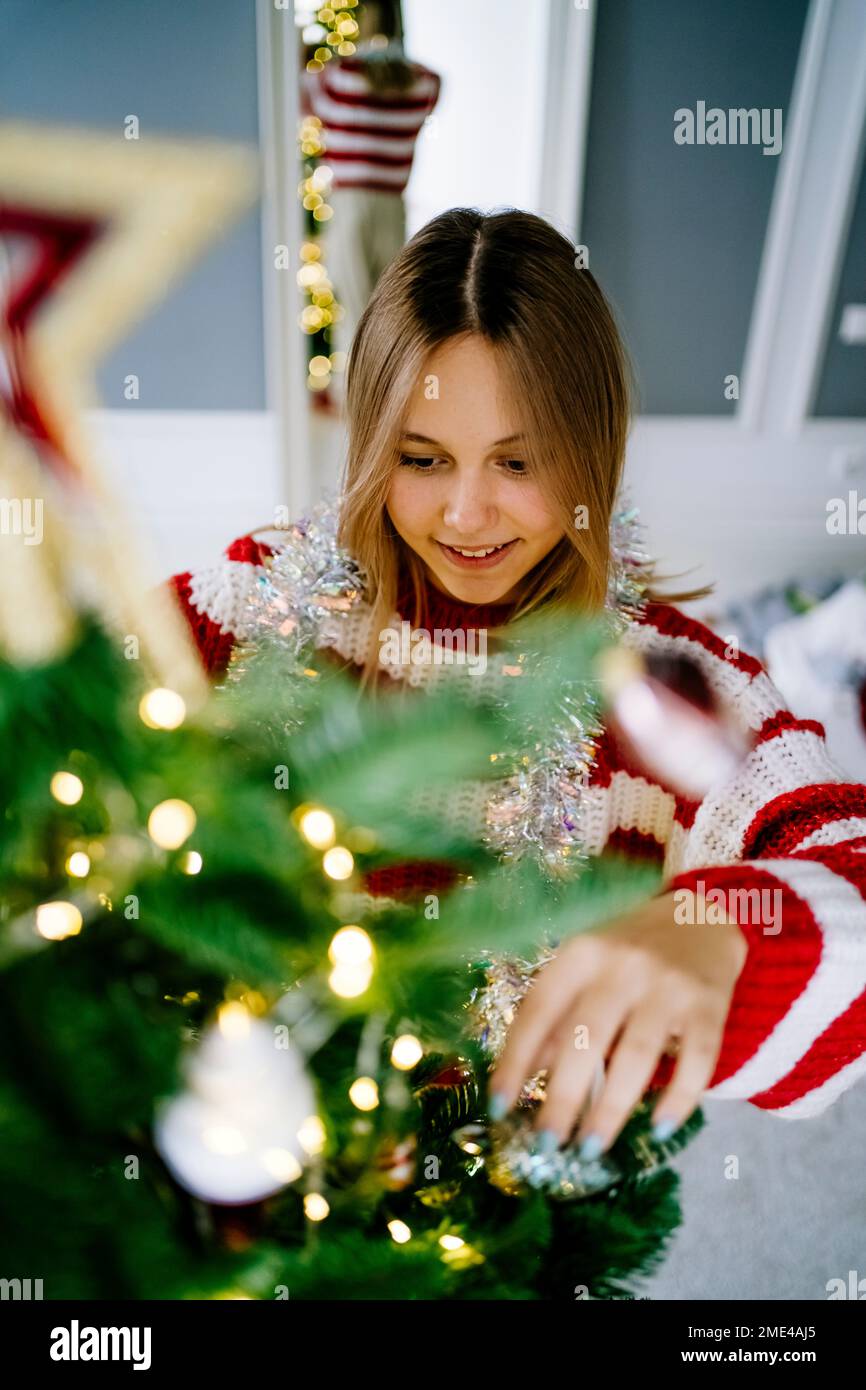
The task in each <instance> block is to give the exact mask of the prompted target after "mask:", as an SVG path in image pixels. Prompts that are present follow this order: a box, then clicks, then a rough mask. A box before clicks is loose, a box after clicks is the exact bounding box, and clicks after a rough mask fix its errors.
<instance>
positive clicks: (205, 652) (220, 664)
mask: <svg viewBox="0 0 866 1390" xmlns="http://www.w3.org/2000/svg"><path fill="white" fill-rule="evenodd" d="M272 553H273V550H272V547H271V546H269V545H264V544H262V543H261V542H260V541H257V540H255V539H254V538H253V537H252V536H240V537H239V538H238V540H236V541H232V544H231V545H230V546H228V547H227V548H226V550H225V551H224V553H223V557H222V559H220V560H219V561H218V562H217V563H216V564H215V565H211V566H208V567H207V568H204V569H199V570H194V571H190V570H185V571H184V572H183V573H181V574H175V575H172V577H171V579H170V580H169V585H170V587H171V588H172V589H173V591H174V593H175V596H176V598H177V601H178V603H179V605H180V609H181V612H182V613H183V615H184V617H185V618H186V620H187V622H188V623H189V627H190V631H191V632H192V635H193V638H194V640H195V644H196V647H197V648H198V651H199V655H200V656H201V659H202V664H203V665H204V668H205V670H206V671H208V672H209V673H210V674H211V675H213V676H219V675H222V674H223V673H224V672H225V669H226V667H227V666H228V662H229V658H230V656H231V653H232V648H233V647H234V645H235V643H236V642H237V641H238V639H239V638H241V637H242V636H243V626H244V608H245V604H246V600H247V598H248V597H249V595H250V593H251V591H252V588H253V586H254V585H255V583H256V579H257V576H258V574H259V573H260V569H261V566H262V565H263V564H264V563H265V560H266V558H267V557H268V556H269V555H271V554H272Z"/></svg>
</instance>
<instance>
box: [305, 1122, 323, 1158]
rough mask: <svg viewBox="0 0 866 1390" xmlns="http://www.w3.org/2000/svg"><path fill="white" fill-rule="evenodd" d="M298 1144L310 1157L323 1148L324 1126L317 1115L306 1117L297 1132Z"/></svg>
mask: <svg viewBox="0 0 866 1390" xmlns="http://www.w3.org/2000/svg"><path fill="white" fill-rule="evenodd" d="M298 1143H299V1144H300V1146H301V1148H302V1149H303V1150H304V1152H305V1153H308V1154H309V1155H310V1156H311V1157H312V1156H313V1155H314V1154H318V1153H321V1152H322V1149H323V1148H324V1147H325V1126H324V1125H323V1124H322V1121H321V1119H320V1118H319V1116H318V1115H308V1116H307V1118H306V1119H305V1120H304V1123H303V1124H302V1125H301V1127H300V1129H299V1130H298Z"/></svg>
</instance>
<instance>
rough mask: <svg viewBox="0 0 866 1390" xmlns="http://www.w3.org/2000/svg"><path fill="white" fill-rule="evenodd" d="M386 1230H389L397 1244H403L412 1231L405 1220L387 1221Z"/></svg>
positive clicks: (409, 1238)
mask: <svg viewBox="0 0 866 1390" xmlns="http://www.w3.org/2000/svg"><path fill="white" fill-rule="evenodd" d="M388 1230H389V1231H390V1232H391V1239H392V1240H396V1242H397V1244H398V1245H405V1244H406V1241H407V1240H411V1239H412V1232H411V1231H410V1229H409V1227H408V1226H407V1225H406V1222H405V1221H389V1222H388Z"/></svg>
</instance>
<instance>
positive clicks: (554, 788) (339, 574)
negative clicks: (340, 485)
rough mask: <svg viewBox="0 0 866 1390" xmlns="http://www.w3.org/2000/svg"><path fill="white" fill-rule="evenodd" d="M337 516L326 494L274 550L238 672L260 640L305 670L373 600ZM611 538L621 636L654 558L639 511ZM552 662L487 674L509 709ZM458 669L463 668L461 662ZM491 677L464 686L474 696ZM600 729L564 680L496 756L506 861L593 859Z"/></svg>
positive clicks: (515, 663)
mask: <svg viewBox="0 0 866 1390" xmlns="http://www.w3.org/2000/svg"><path fill="white" fill-rule="evenodd" d="M338 520H339V499H335V498H328V499H326V500H325V501H323V502H321V503H320V504H319V505H318V506H317V507H316V508H314V509H313V510H312V511H311V513H310V515H309V516H308V517H306V518H304V519H302V520H300V521H298V522H297V523H295V524H294V525H293V526H291V527H290V528H289V529H288V531H287V532H286V533H285V539H282V538H281V540H280V542H279V544H278V545H277V546H276V547H275V549H274V554H273V555H272V557H271V558H270V560H269V561H268V564H267V565H266V566H265V567H264V569H263V570H262V572H261V574H260V576H259V578H258V582H257V584H256V586H255V588H254V590H253V591H252V593H251V594H250V596H249V598H248V601H247V604H246V608H245V612H244V614H243V624H242V633H241V637H242V641H241V643H240V645H239V647H238V648H237V650H236V652H235V653H234V655H233V659H232V664H231V668H230V675H231V676H232V677H233V678H234V679H237V678H239V676H240V675H242V673H243V669H244V653H245V648H248V646H249V644H252V645H256V644H257V643H258V642H260V641H268V642H272V643H276V644H277V645H278V646H279V648H280V649H281V650H282V652H283V653H284V656H285V661H286V670H287V676H288V675H290V674H291V673H292V672H294V673H295V674H300V673H301V672H302V671H303V669H304V667H305V666H306V664H307V662H308V660H309V656H310V652H311V649H312V648H314V647H315V646H317V645H327V638H328V634H329V632H330V633H335V632H336V630H337V629H336V627H335V625H336V624H339V622H340V620H341V619H342V618H344V617H345V616H346V615H347V614H349V613H351V612H352V611H353V610H355V609H356V608H357V607H358V606H359V605H362V604H363V603H364V602H365V597H366V595H365V577H364V574H363V572H362V571H361V570H360V568H359V567H358V565H357V564H356V562H355V561H354V559H353V558H352V557H351V556H350V555H349V553H348V552H347V551H346V550H345V549H344V548H343V547H341V546H340V545H339V544H338V543H337V530H338ZM610 543H611V565H610V581H609V585H608V595H607V602H606V617H607V621H608V622H609V624H610V630H611V635H612V636H617V635H619V633H620V632H621V631H622V630H623V629H624V628H625V627H626V626H627V625H628V623H629V622H630V621H631V620H633V619H634V618H635V617H636V616H637V615H638V614H639V612H640V609H641V607H642V605H643V603H644V594H645V590H646V586H647V573H648V565H649V560H648V557H647V555H646V554H645V553H644V551H643V548H642V543H641V527H640V524H639V522H638V515H637V511H636V510H635V509H628V508H626V507H624V506H622V505H618V507H617V509H616V511H615V513H614V516H613V520H612V522H611V528H610ZM545 659H546V658H545V654H544V652H543V651H541V650H527V649H525V648H521V650H520V652H519V653H518V654H516V655H515V656H513V657H511V658H509V657H506V658H505V659H504V660H503V661H502V662H501V663H499V664H498V669H497V670H496V672H494V673H491V676H488V677H485V680H487V681H488V690H490V689H491V688H492V689H493V694H494V698H496V699H497V700H498V701H499V702H500V705H501V707H502V708H504V710H505V711H506V713H507V710H508V687H509V684H510V682H511V681H512V680H513V679H514V678H515V677H518V676H522V675H524V674H528V673H530V672H532V671H540V669H541V668H542V666H543V663H544V662H545ZM444 669H447V668H446V667H443V670H444ZM450 669H451V671H453V672H454V673H455V674H458V675H459V674H460V673H461V668H460V667H459V666H454V667H451V668H450ZM483 683H484V682H483V681H482V682H479V681H477V680H475V681H469V682H466V684H467V687H468V688H469V689H470V690H472V691H473V693H475V694H479V693H480V686H481V685H482V684H483ZM506 724H507V720H506ZM600 732H601V724H600V722H599V699H598V694H597V690H596V687H595V684H594V683H593V682H592V681H590V680H588V679H586V678H585V677H580V676H578V677H576V678H574V679H568V680H562V681H560V683H559V693H558V698H557V701H556V704H555V707H554V708H553V709H551V710H549V711H548V712H547V713H546V715H545V717H544V719H543V721H542V722H541V723H539V725H538V726H537V727H534V728H531V729H527V728H525V727H518V726H515V729H514V736H513V740H512V742H511V746H509V747H507V748H503V749H502V750H501V753H499V754H497V762H498V763H499V764H500V766H501V768H502V769H503V775H502V776H501V777H500V778H499V780H498V782H496V783H495V784H494V789H493V792H492V794H491V795H490V797H489V798H488V802H487V812H486V817H487V827H486V842H487V844H488V847H489V848H490V849H491V850H492V851H493V852H494V853H495V854H497V855H498V857H499V858H500V859H501V860H502V861H503V862H505V863H509V862H516V861H517V860H519V859H521V858H523V857H524V856H525V855H530V856H531V857H533V858H534V859H535V861H536V862H537V864H538V865H539V866H540V867H541V868H542V870H543V871H544V872H545V873H546V874H547V875H548V876H549V877H550V878H552V879H555V878H562V877H567V876H571V875H572V874H573V873H574V872H576V871H577V870H578V869H579V867H580V864H581V863H582V862H583V861H584V857H585V856H584V853H583V840H584V836H583V826H582V801H583V790H584V788H585V787H586V785H587V782H588V780H589V774H590V771H591V769H592V766H593V762H594V758H595V750H596V740H597V738H598V736H599V734H600Z"/></svg>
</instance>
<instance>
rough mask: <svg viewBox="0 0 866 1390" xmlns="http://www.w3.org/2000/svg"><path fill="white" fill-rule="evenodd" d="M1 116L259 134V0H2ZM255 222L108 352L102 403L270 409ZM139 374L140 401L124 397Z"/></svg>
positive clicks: (239, 136) (250, 137)
mask: <svg viewBox="0 0 866 1390" xmlns="http://www.w3.org/2000/svg"><path fill="white" fill-rule="evenodd" d="M0 114H2V116H4V117H13V118H15V119H33V120H38V121H52V122H60V123H64V124H74V125H87V126H93V127H99V128H102V129H105V130H110V131H115V132H116V133H117V138H118V140H119V141H122V140H123V121H124V117H125V116H127V115H130V114H133V115H136V116H138V118H139V121H140V127H141V138H142V140H146V139H147V138H148V135H149V134H154V135H156V134H179V135H184V134H195V135H205V136H212V137H215V138H225V139H229V140H233V141H242V142H245V143H249V144H253V145H254V144H255V143H256V142H257V139H258V120H257V95H256V38H255V6H254V3H253V0H0ZM261 295H262V287H261V264H260V222H259V215H258V211H257V210H256V209H254V210H253V211H251V212H250V213H248V214H247V215H245V217H244V219H243V221H239V222H237V223H235V224H234V226H233V227H232V228H231V230H229V231H228V232H227V233H225V234H224V236H223V237H222V238H221V239H220V241H218V242H217V243H215V244H214V245H213V247H212V249H210V250H209V251H207V252H206V254H205V256H204V257H203V258H202V259H201V261H200V262H199V263H198V264H197V265H196V266H194V267H193V268H192V269H191V270H190V271H189V272H188V273H187V275H186V276H185V277H184V278H183V279H182V280H180V281H179V282H178V283H177V286H176V287H175V288H174V289H172V291H171V293H170V295H169V297H168V298H167V299H166V300H164V301H163V302H162V303H161V304H160V305H159V306H158V307H156V308H155V309H154V310H153V311H152V312H151V313H150V314H149V315H148V317H147V318H146V319H143V320H142V321H141V323H140V324H138V325H137V326H136V327H135V328H134V329H133V330H132V332H131V333H130V334H129V336H128V338H127V339H126V340H125V341H124V342H123V343H122V344H120V345H119V347H118V348H117V349H116V350H115V351H114V352H113V353H112V354H111V355H110V356H109V357H108V358H107V359H106V360H105V362H104V363H103V366H102V369H101V370H100V373H99V377H98V384H99V389H100V394H101V396H102V400H103V402H104V404H105V405H106V406H110V407H117V408H123V409H126V410H136V409H181V410H193V409H203V410H205V409H207V410H236V409H262V408H263V407H264V403H265V390H264V366H263V345H262V307H261ZM130 372H135V373H136V374H137V375H138V376H139V377H140V381H141V398H140V400H139V401H138V402H129V401H126V400H125V399H124V396H123V379H124V377H125V376H126V375H127V373H130Z"/></svg>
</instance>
